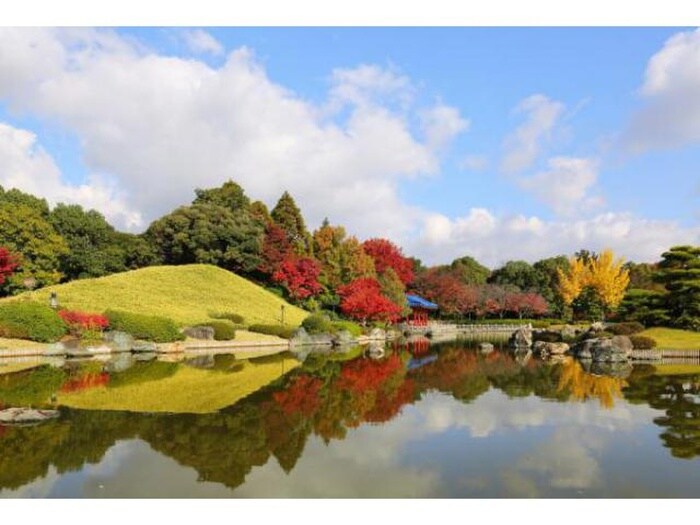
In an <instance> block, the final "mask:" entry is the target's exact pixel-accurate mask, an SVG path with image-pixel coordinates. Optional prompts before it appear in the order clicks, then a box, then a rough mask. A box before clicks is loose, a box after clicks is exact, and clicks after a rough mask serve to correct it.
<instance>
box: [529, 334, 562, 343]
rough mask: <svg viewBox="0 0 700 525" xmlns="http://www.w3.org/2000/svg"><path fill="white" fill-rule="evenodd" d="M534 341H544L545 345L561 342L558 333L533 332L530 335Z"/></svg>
mask: <svg viewBox="0 0 700 525" xmlns="http://www.w3.org/2000/svg"><path fill="white" fill-rule="evenodd" d="M532 339H533V340H534V341H544V342H546V343H560V342H561V341H563V338H562V336H561V333H559V332H535V333H533V334H532Z"/></svg>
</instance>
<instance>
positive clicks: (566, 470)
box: [515, 428, 604, 489]
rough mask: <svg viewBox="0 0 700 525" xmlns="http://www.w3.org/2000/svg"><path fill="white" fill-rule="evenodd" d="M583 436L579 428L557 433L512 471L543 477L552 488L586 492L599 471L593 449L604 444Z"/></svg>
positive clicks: (598, 477)
mask: <svg viewBox="0 0 700 525" xmlns="http://www.w3.org/2000/svg"><path fill="white" fill-rule="evenodd" d="M585 434H587V432H584V433H583V435H582V434H581V432H580V431H579V429H572V428H564V429H559V430H557V431H556V432H555V433H554V434H553V435H552V437H551V439H549V440H548V441H546V442H544V443H541V444H540V445H538V446H537V447H536V448H535V449H534V450H532V451H531V452H529V453H528V454H526V455H524V456H522V457H521V458H520V460H519V461H518V462H517V464H516V466H515V469H516V470H518V471H520V473H521V474H522V473H523V472H534V473H536V474H540V475H543V476H544V477H545V479H546V480H547V484H548V485H549V486H550V487H553V488H556V489H590V488H592V487H594V486H597V485H600V480H601V470H600V465H599V464H598V460H597V458H596V457H595V456H594V454H595V452H596V450H600V449H601V448H602V447H603V445H604V442H603V440H602V438H600V436H587V435H585Z"/></svg>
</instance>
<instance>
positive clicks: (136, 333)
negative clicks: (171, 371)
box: [105, 310, 185, 343]
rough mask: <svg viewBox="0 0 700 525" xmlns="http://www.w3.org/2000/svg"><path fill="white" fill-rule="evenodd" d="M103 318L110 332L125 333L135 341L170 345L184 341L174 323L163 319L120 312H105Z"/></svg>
mask: <svg viewBox="0 0 700 525" xmlns="http://www.w3.org/2000/svg"><path fill="white" fill-rule="evenodd" d="M105 316H106V317H107V319H109V326H110V327H111V328H112V330H118V331H120V332H126V333H127V334H131V335H132V336H133V337H134V338H136V339H145V340H146V341H153V342H155V343H171V342H173V341H182V340H183V339H185V336H184V335H183V334H181V333H180V330H179V329H178V327H177V325H176V324H175V322H174V321H172V320H171V319H167V318H165V317H158V316H155V315H143V314H135V313H132V312H124V311H122V310H107V311H106V312H105Z"/></svg>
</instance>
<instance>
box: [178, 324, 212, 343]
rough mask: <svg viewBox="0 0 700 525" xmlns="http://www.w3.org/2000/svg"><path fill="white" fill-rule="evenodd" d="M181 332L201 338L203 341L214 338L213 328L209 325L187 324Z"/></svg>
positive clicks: (193, 337)
mask: <svg viewBox="0 0 700 525" xmlns="http://www.w3.org/2000/svg"><path fill="white" fill-rule="evenodd" d="M182 333H184V334H185V335H186V336H187V337H191V338H192V339H202V340H205V341H213V340H214V333H215V332H214V329H213V328H212V327H211V326H188V327H187V328H185V329H184V330H183V331H182Z"/></svg>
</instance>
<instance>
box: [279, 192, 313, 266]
mask: <svg viewBox="0 0 700 525" xmlns="http://www.w3.org/2000/svg"><path fill="white" fill-rule="evenodd" d="M270 216H271V217H272V220H273V221H275V223H276V224H277V225H278V226H279V227H280V228H282V229H283V230H284V231H285V232H286V233H287V238H288V239H289V241H290V242H291V243H292V246H294V249H295V251H296V252H297V254H299V255H309V254H310V250H311V235H310V234H309V231H308V230H307V229H306V223H305V222H304V217H302V215H301V210H300V209H299V207H298V206H297V204H296V202H294V199H293V198H292V196H291V195H290V194H289V193H288V192H286V191H285V192H284V193H283V194H282V196H281V197H280V199H279V200H278V201H277V204H276V205H275V207H274V208H273V209H272V211H271V212H270Z"/></svg>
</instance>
